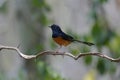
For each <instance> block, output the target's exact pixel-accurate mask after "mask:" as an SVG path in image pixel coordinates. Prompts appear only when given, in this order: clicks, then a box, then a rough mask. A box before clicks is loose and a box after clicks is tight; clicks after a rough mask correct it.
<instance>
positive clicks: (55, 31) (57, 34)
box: [49, 24, 94, 46]
mask: <svg viewBox="0 0 120 80" xmlns="http://www.w3.org/2000/svg"><path fill="white" fill-rule="evenodd" d="M49 27H50V28H51V29H52V38H53V40H54V41H55V42H56V43H57V44H59V45H60V46H67V45H69V44H70V43H71V42H79V43H82V44H85V45H88V46H92V45H94V44H93V43H90V42H84V41H80V40H76V39H74V38H73V37H72V36H70V35H68V34H66V33H64V32H63V31H62V30H61V28H60V27H59V26H58V25H56V24H53V25H51V26H49Z"/></svg>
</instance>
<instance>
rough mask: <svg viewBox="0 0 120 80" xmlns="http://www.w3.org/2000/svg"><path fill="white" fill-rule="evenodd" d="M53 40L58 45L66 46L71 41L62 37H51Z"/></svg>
mask: <svg viewBox="0 0 120 80" xmlns="http://www.w3.org/2000/svg"><path fill="white" fill-rule="evenodd" d="M53 40H54V41H55V42H56V43H58V44H59V45H60V46H67V45H69V44H70V43H71V41H67V40H64V39H63V38H62V37H57V38H53Z"/></svg>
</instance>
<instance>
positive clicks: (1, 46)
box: [0, 45, 120, 62]
mask: <svg viewBox="0 0 120 80" xmlns="http://www.w3.org/2000/svg"><path fill="white" fill-rule="evenodd" d="M2 49H7V50H14V51H16V52H17V53H18V54H19V55H20V56H21V57H23V58H24V59H35V58H37V57H40V56H43V55H62V56H69V57H71V58H73V59H74V60H78V59H79V58H81V57H84V56H89V55H91V56H92V55H93V56H98V57H101V58H105V59H108V60H110V61H112V62H120V58H117V59H114V58H112V57H109V56H107V55H104V54H102V53H99V52H96V53H92V52H89V53H79V54H78V55H77V56H74V55H72V54H71V53H68V52H65V53H62V52H55V51H43V52H40V53H38V54H36V55H26V54H23V53H22V52H21V51H20V50H19V49H18V48H17V47H11V46H3V45H0V50H2Z"/></svg>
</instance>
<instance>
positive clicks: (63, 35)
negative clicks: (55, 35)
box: [61, 33, 74, 41]
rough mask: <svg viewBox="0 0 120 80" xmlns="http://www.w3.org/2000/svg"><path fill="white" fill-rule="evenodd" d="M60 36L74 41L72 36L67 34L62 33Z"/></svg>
mask: <svg viewBox="0 0 120 80" xmlns="http://www.w3.org/2000/svg"><path fill="white" fill-rule="evenodd" d="M61 37H62V38H63V39H65V40H69V41H74V38H73V37H72V36H70V35H68V34H65V33H62V34H61Z"/></svg>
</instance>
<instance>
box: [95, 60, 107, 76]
mask: <svg viewBox="0 0 120 80" xmlns="http://www.w3.org/2000/svg"><path fill="white" fill-rule="evenodd" d="M105 64H106V63H105V61H104V60H103V59H101V58H99V59H98V62H97V66H96V68H97V70H98V72H99V73H100V74H105V72H106V66H105Z"/></svg>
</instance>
